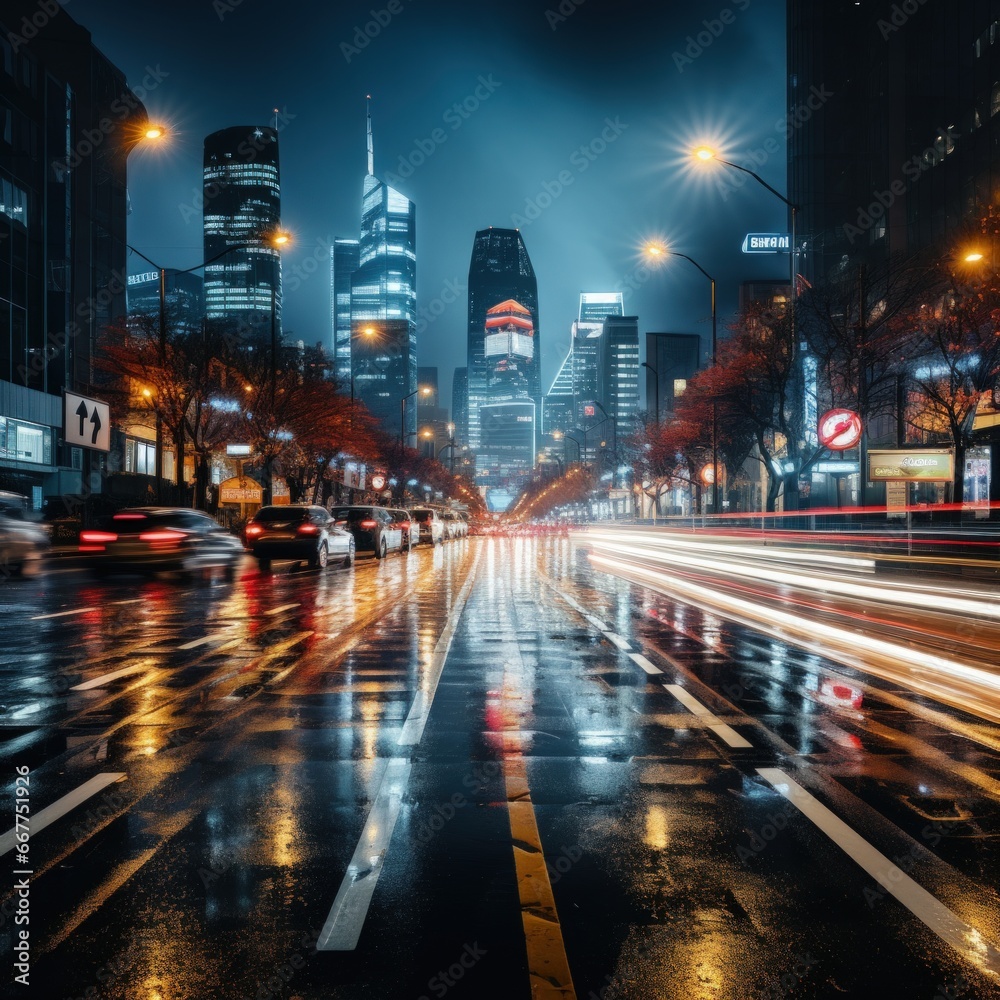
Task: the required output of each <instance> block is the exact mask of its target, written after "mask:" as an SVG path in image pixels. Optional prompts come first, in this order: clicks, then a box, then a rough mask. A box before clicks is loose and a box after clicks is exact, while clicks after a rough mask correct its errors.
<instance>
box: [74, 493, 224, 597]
mask: <svg viewBox="0 0 1000 1000" xmlns="http://www.w3.org/2000/svg"><path fill="white" fill-rule="evenodd" d="M79 552H80V554H81V555H82V556H83V562H84V565H85V566H87V567H88V568H89V569H90V570H91V572H93V573H95V574H97V575H99V576H104V575H107V574H110V573H156V572H160V571H169V572H178V573H181V574H183V575H185V576H190V575H191V574H193V573H195V572H197V571H200V570H203V569H209V568H211V567H214V566H221V567H222V568H223V569H224V570H225V574H226V577H227V578H228V579H232V578H233V576H235V574H236V567H237V566H238V565H239V562H240V560H241V559H242V558H243V546H242V545H240V542H239V539H238V538H235V537H234V536H233V535H231V534H230V533H229V532H228V531H226V530H225V528H223V527H222V526H221V525H219V524H218V523H217V522H216V521H215V519H214V518H212V517H210V516H209V515H208V514H205V513H204V512H203V511H200V510H189V509H188V508H187V507H127V508H125V509H124V510H120V511H119V512H118V513H117V514H114V515H112V517H111V518H110V520H109V521H108V522H107V527H106V528H102V529H86V530H84V531H81V532H80V544H79Z"/></svg>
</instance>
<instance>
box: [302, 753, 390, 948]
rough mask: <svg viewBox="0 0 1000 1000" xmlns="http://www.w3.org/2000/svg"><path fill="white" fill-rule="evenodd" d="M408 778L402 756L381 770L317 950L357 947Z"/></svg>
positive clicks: (317, 944)
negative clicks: (377, 785) (369, 807)
mask: <svg viewBox="0 0 1000 1000" xmlns="http://www.w3.org/2000/svg"><path fill="white" fill-rule="evenodd" d="M409 778H410V762H409V761H408V760H406V759H405V758H402V757H393V758H392V759H391V760H390V761H389V763H388V764H387V765H386V768H385V770H384V771H383V772H382V781H381V783H380V784H379V789H378V794H377V795H376V796H375V801H374V803H373V804H372V808H371V812H369V813H368V819H367V821H366V822H365V828H364V830H362V831H361V839H360V840H359V841H358V846H357V847H356V848H355V850H354V857H352V858H351V863H350V864H349V865H348V866H347V874H346V875H345V876H344V880H343V881H342V882H341V883H340V891H339V892H338V893H337V898H336V899H334V901H333V906H332V907H331V908H330V915H329V916H328V917H327V918H326V923H325V924H323V930H322V931H321V932H320V935H319V940H318V941H317V942H316V949H317V950H318V951H353V950H354V949H355V948H357V946H358V939H359V938H360V937H361V929H362V927H364V924H365V917H367V916H368V907H369V906H370V905H371V901H372V894H373V893H374V892H375V883H376V882H377V881H378V877H379V875H380V874H381V871H382V862H383V861H384V860H385V852H386V851H387V850H388V848H389V841H390V840H391V839H392V831H393V829H394V828H395V826H396V820H397V818H398V817H399V810H400V807H401V806H402V804H403V793H404V792H405V791H406V785H407V782H408V781H409Z"/></svg>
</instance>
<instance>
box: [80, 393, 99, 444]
mask: <svg viewBox="0 0 1000 1000" xmlns="http://www.w3.org/2000/svg"><path fill="white" fill-rule="evenodd" d="M94 412H95V413H96V412H97V410H94ZM76 415H77V416H78V417H79V418H80V435H79V436H80V437H83V422H84V420H86V419H87V404H86V403H85V402H84V401H83V400H82V399H81V400H80V405H79V406H78V407H77V408H76Z"/></svg>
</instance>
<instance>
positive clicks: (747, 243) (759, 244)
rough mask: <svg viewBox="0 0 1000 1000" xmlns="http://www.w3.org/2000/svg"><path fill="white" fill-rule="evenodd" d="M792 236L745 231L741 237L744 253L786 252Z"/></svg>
mask: <svg viewBox="0 0 1000 1000" xmlns="http://www.w3.org/2000/svg"><path fill="white" fill-rule="evenodd" d="M791 245H792V238H791V236H788V235H787V234H785V233H747V234H746V236H744V237H743V252H744V253H788V248H789V247H790V246H791Z"/></svg>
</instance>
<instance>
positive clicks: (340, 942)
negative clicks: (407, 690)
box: [316, 549, 482, 951]
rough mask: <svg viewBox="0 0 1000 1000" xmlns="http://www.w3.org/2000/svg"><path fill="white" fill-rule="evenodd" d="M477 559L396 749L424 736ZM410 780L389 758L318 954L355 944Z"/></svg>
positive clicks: (401, 761) (402, 763) (404, 766)
mask: <svg viewBox="0 0 1000 1000" xmlns="http://www.w3.org/2000/svg"><path fill="white" fill-rule="evenodd" d="M481 555H482V549H479V550H478V551H477V553H476V559H475V562H473V564H472V569H470V570H469V575H468V576H467V577H466V578H465V583H464V584H462V589H461V590H460V591H459V593H458V597H457V598H456V599H455V603H454V604H453V605H452V608H451V611H450V612H449V613H448V619H447V621H446V622H445V627H444V629H443V630H442V632H441V635H440V636H439V637H438V641H437V643H436V644H435V646H434V651H433V653H431V658H430V662H429V663H428V665H427V671H426V674H425V678H424V683H423V684H422V685H421V687H420V690H419V691H418V692H417V694H416V697H415V698H414V699H413V704H412V705H411V706H410V711H409V712H408V713H407V716H406V721H405V722H404V723H403V728H402V730H401V731H400V734H399V741H398V742H399V746H400V747H409V746H414V745H416V744H417V743H419V742H420V738H421V736H423V733H424V726H426V724H427V717H428V715H429V714H430V710H431V704H432V703H433V701H434V694H435V692H436V691H437V687H438V682H439V681H440V680H441V672H442V671H443V670H444V663H445V660H446V659H447V657H448V650H449V649H451V641H452V638H453V637H454V635H455V630H456V629H457V628H458V623H459V619H460V618H461V617H462V611H463V610H464V609H465V605H466V602H467V601H468V599H469V594H470V593H471V591H472V584H473V582H474V581H475V578H476V572H477V571H478V569H479V560H480V558H481ZM409 778H410V763H409V761H408V760H407V759H406V758H404V757H393V758H391V759H390V760H389V763H388V765H387V766H386V769H385V771H384V772H383V774H382V781H381V783H380V784H379V789H378V793H377V794H376V796H375V801H374V802H373V803H372V807H371V811H370V812H369V813H368V819H367V821H366V822H365V828H364V830H363V831H362V833H361V839H360V840H359V841H358V846H357V847H356V848H355V850H354V856H353V857H352V858H351V863H350V864H349V865H348V867H347V872H346V873H345V875H344V878H343V880H342V881H341V883H340V888H339V889H338V890H337V896H336V898H335V899H334V901H333V906H331V907H330V913H329V914H328V916H327V918H326V923H324V924H323V930H322V931H321V932H320V936H319V940H318V941H317V942H316V948H317V950H318V951H353V950H354V949H355V948H356V947H357V946H358V939H359V938H360V937H361V930H362V928H363V927H364V925H365V920H366V919H367V917H368V907H369V906H370V905H371V901H372V895H373V894H374V892H375V884H376V883H377V882H378V877H379V875H380V874H381V872H382V862H383V860H384V859H385V852H386V851H387V850H388V848H389V842H390V840H391V839H392V831H393V828H394V827H395V825H396V819H397V817H398V816H399V810H400V806H401V805H402V801H403V794H404V792H405V791H406V785H407V782H408V781H409Z"/></svg>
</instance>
